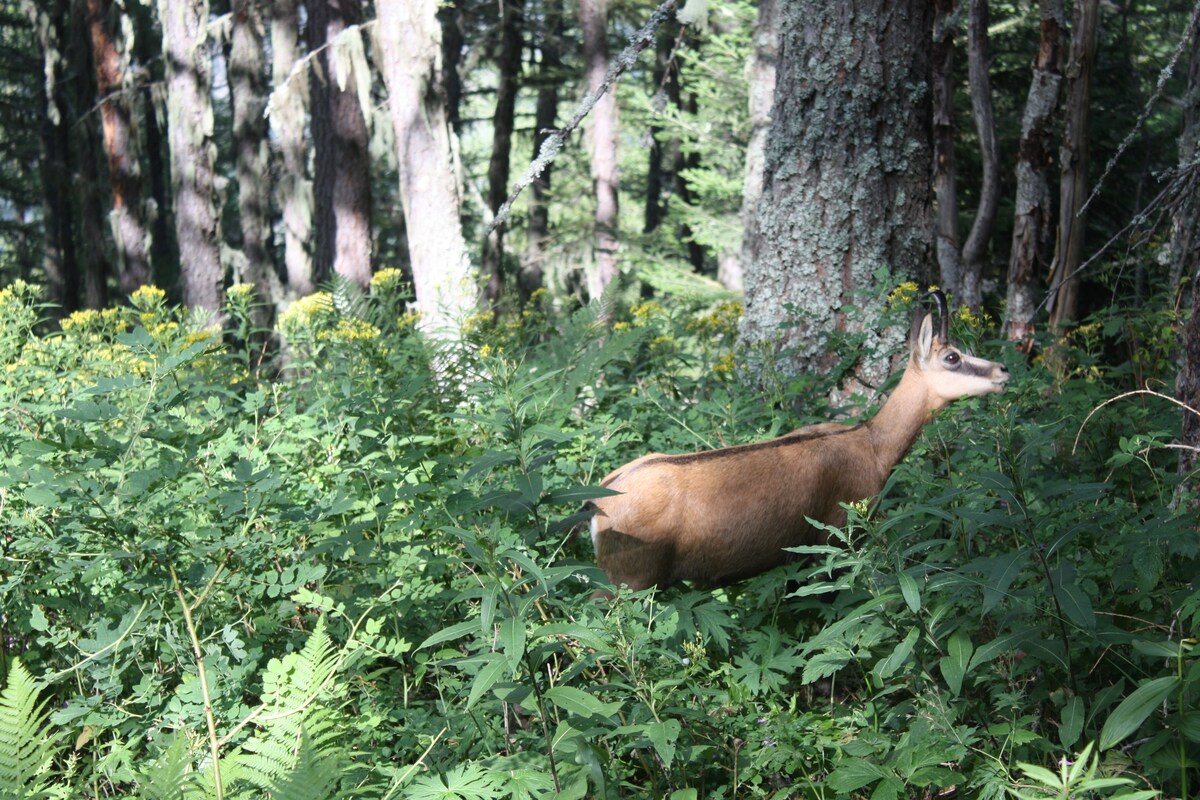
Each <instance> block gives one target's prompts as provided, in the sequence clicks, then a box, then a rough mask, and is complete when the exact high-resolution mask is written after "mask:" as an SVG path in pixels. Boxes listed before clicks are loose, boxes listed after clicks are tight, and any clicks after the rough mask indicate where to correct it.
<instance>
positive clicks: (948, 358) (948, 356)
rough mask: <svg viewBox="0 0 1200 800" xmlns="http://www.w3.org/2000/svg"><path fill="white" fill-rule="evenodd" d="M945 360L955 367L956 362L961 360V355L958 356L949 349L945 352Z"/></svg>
mask: <svg viewBox="0 0 1200 800" xmlns="http://www.w3.org/2000/svg"><path fill="white" fill-rule="evenodd" d="M945 361H946V363H947V364H949V365H950V366H952V367H956V366H958V362H960V361H962V356H960V355H959V354H958V353H955V352H953V351H951V352H949V353H946V358H945Z"/></svg>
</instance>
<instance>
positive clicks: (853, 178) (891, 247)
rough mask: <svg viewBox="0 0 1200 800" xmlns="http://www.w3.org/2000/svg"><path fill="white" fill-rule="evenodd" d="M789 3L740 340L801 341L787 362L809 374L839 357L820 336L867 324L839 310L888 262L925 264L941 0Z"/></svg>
mask: <svg viewBox="0 0 1200 800" xmlns="http://www.w3.org/2000/svg"><path fill="white" fill-rule="evenodd" d="M780 11H781V18H780V23H781V24H780V60H779V69H778V75H777V81H778V83H777V88H776V91H775V111H774V114H773V121H772V125H771V129H770V134H769V136H768V139H767V152H766V166H765V171H764V175H763V197H762V200H761V202H760V203H759V204H758V226H757V230H756V231H755V232H754V236H753V238H752V240H751V252H752V259H751V260H750V262H749V263H748V264H747V270H746V313H745V317H744V319H743V324H742V338H743V340H744V341H745V342H746V343H747V344H749V345H752V346H755V347H763V346H770V347H776V348H777V347H781V346H784V347H786V346H792V347H794V348H795V350H794V351H792V352H793V354H792V355H790V358H789V362H788V364H787V366H788V367H789V368H790V369H791V370H793V371H800V370H801V369H804V368H806V367H813V366H818V365H828V364H830V363H832V362H833V360H834V359H835V358H836V357H837V356H836V355H834V354H829V355H828V356H826V354H825V353H824V351H823V350H822V349H821V347H820V345H821V343H822V336H823V334H825V333H827V332H832V331H853V329H855V328H856V326H860V325H862V324H864V323H865V324H868V325H870V324H871V323H872V320H869V319H865V318H858V319H851V318H850V317H849V316H847V315H846V314H845V313H844V311H843V309H844V308H845V307H847V306H849V305H861V304H862V302H863V299H862V295H861V294H858V293H859V292H861V291H863V290H866V291H868V292H870V291H872V290H878V291H879V293H880V294H882V293H883V289H882V287H880V286H878V285H877V280H878V279H877V277H876V276H877V275H879V274H881V271H885V270H886V271H887V272H889V273H890V274H891V276H894V277H896V278H901V277H908V276H917V275H921V274H923V272H924V271H925V270H926V269H927V268H928V267H927V265H928V263H929V256H930V252H929V251H930V247H929V245H930V242H931V240H932V234H933V225H932V220H931V218H930V208H931V202H930V200H931V198H930V189H929V175H930V174H931V167H932V164H931V152H930V147H929V130H930V123H931V119H930V98H929V91H928V86H929V77H930V68H929V46H928V43H929V41H930V38H931V36H932V24H933V8H932V5H931V4H928V3H924V2H916V1H915V0H907V1H906V2H889V0H856V2H844V3H826V2H819V0H805V1H804V2H793V3H788V4H785V5H783V6H782V7H781V9H780ZM882 281H883V283H884V285H887V284H890V283H891V282H892V277H884V278H883V279H882ZM785 323H794V327H792V328H790V329H785V328H784V327H783V326H784V325H785ZM887 335H888V336H889V337H891V338H889V339H888V340H887V341H885V342H876V344H880V345H881V347H878V348H870V349H874V350H888V351H890V350H892V349H894V347H895V346H896V345H898V344H899V334H894V333H889V334H887ZM893 340H894V341H893ZM862 367H863V372H862V374H861V377H862V378H863V379H864V380H866V381H867V382H868V383H873V384H874V383H876V382H877V381H882V380H883V378H884V377H885V376H886V374H887V372H888V367H887V364H886V359H885V358H883V357H880V358H878V359H872V360H870V361H869V362H866V363H864V364H863V365H862Z"/></svg>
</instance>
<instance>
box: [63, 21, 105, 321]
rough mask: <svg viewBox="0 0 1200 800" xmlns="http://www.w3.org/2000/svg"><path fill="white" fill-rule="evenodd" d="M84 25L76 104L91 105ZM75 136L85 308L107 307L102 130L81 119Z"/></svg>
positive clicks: (76, 43)
mask: <svg viewBox="0 0 1200 800" xmlns="http://www.w3.org/2000/svg"><path fill="white" fill-rule="evenodd" d="M85 4H86V0H72V3H71V12H72V15H73V16H74V17H75V18H76V19H80V18H86V13H87V12H86V5H85ZM86 27H87V26H85V25H72V26H71V28H70V30H71V46H70V48H69V52H70V53H71V54H72V56H73V62H72V65H71V68H72V72H73V73H74V74H75V75H76V80H75V94H74V105H75V107H76V108H77V109H84V108H90V107H91V106H92V105H93V104H94V103H95V102H96V85H95V78H96V70H95V68H94V67H93V65H92V59H91V39H90V32H89V31H88V30H87V29H86ZM77 130H78V131H80V135H78V136H74V137H72V138H73V141H72V145H73V150H72V158H71V161H72V162H73V164H74V170H75V171H74V172H73V174H72V177H73V179H74V184H75V186H76V191H75V192H74V193H73V194H74V196H75V197H76V198H77V202H78V207H77V213H78V217H79V239H80V241H79V266H80V270H81V271H82V278H83V307H84V308H97V309H98V308H105V307H106V306H107V305H108V274H109V263H108V257H107V250H106V248H105V245H104V227H105V223H104V218H105V211H104V205H103V203H102V202H101V199H100V176H99V173H98V171H97V169H96V164H97V162H98V161H99V160H100V159H101V158H102V155H101V153H102V150H101V146H100V141H99V138H100V137H99V132H98V131H97V130H96V126H95V125H91V124H88V123H87V122H86V121H81V122H80V123H79V124H78V127H77Z"/></svg>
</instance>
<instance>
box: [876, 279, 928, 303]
mask: <svg viewBox="0 0 1200 800" xmlns="http://www.w3.org/2000/svg"><path fill="white" fill-rule="evenodd" d="M931 288H933V287H931ZM920 291H921V289H920V287H918V286H917V284H916V283H914V282H913V281H905V282H904V283H902V284H900V285H899V286H897V287H896V288H895V289H892V291H890V292H888V296H887V302H888V305H889V306H906V305H908V304H909V303H911V302H912V301H913V300H914V299H916V297H917V294H918V293H919V292H920Z"/></svg>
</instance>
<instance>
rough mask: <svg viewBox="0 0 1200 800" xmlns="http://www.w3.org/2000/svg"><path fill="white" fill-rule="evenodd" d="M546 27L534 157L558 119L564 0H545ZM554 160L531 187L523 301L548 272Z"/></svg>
mask: <svg viewBox="0 0 1200 800" xmlns="http://www.w3.org/2000/svg"><path fill="white" fill-rule="evenodd" d="M544 25H545V27H544V29H543V31H542V37H541V48H540V50H541V54H542V58H541V61H540V62H539V63H538V78H537V82H538V92H537V106H536V108H535V110H534V131H533V158H534V159H535V160H536V159H537V157H538V154H539V153H540V152H541V149H542V143H543V142H545V141H546V139H547V138H548V137H549V136H550V133H551V132H552V131H553V129H554V126H555V125H556V124H557V119H558V84H559V81H561V80H562V77H563V76H562V66H563V65H562V35H563V7H562V0H545V23H544ZM553 167H554V165H553V164H547V165H546V168H545V169H544V170H543V171H542V174H541V175H539V176H538V177H537V178H535V179H534V181H533V184H532V186H531V187H530V191H531V197H530V203H529V225H528V227H527V229H526V233H525V240H526V247H525V256H524V258H522V260H521V274H520V276H519V277H518V280H517V284H518V286H519V288H520V292H521V302H522V303H524V302H527V301H528V300H529V298H530V297H531V296H532V295H533V293H534V292H535V291H537V290H538V289H540V288H542V285H543V283H544V280H545V278H544V276H545V260H546V251H547V248H548V240H549V238H550V207H549V194H550V173H551V171H552V170H553Z"/></svg>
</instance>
